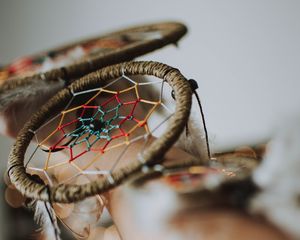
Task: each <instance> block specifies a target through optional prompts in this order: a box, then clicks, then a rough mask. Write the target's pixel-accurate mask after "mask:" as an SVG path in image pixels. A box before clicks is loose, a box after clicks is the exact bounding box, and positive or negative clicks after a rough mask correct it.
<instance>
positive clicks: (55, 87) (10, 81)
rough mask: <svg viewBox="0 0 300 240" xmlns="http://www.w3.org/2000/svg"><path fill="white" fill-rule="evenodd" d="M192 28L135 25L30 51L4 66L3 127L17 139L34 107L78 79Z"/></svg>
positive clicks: (0, 71)
mask: <svg viewBox="0 0 300 240" xmlns="http://www.w3.org/2000/svg"><path fill="white" fill-rule="evenodd" d="M186 31H187V28H186V27H185V26H184V25H183V24H181V23H176V22H162V23H157V24H149V25H143V26H138V27H131V28H128V29H124V30H121V31H117V32H112V33H110V34H106V35H103V36H99V37H95V38H90V39H86V40H83V41H78V42H75V43H72V44H69V45H66V46H62V47H59V48H55V49H52V50H50V51H46V52H42V53H39V54H36V55H32V56H25V57H22V58H19V59H17V60H15V61H14V62H12V63H10V64H8V65H5V66H3V67H0V120H1V121H3V122H4V129H0V130H1V132H2V133H4V134H5V135H9V136H11V137H14V138H15V137H16V135H17V133H18V131H19V130H20V128H21V127H22V126H23V125H24V124H25V122H26V120H28V119H29V117H30V116H31V114H32V113H33V112H31V111H33V110H36V109H39V108H40V107H41V105H42V104H43V103H45V102H46V101H47V100H48V99H50V98H51V97H52V96H53V95H54V94H56V93H57V92H58V91H59V90H61V89H62V88H64V87H65V86H67V85H69V84H70V83H72V82H73V81H74V80H76V79H78V78H80V77H82V76H84V75H86V74H88V73H90V72H93V71H95V70H98V69H100V68H102V67H105V66H109V65H111V64H116V63H120V62H123V61H129V60H132V59H134V58H135V57H138V56H141V55H143V54H146V53H148V52H151V51H154V50H156V49H159V48H161V47H163V46H166V45H168V44H176V43H177V42H178V41H179V39H180V38H181V37H182V36H183V35H184V34H185V33H186ZM24 104H25V105H24ZM24 109H26V110H24ZM29 110H31V111H29ZM10 116H15V117H11V118H10ZM19 116H20V117H19ZM16 119H18V120H16ZM16 122H17V124H15V123H16Z"/></svg>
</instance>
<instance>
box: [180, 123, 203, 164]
mask: <svg viewBox="0 0 300 240" xmlns="http://www.w3.org/2000/svg"><path fill="white" fill-rule="evenodd" d="M197 125H198V124H197V123H196V121H195V120H194V119H193V118H192V117H190V119H189V121H188V124H187V127H188V134H186V131H184V132H183V133H182V134H181V136H180V138H179V139H178V141H177V143H176V146H177V147H179V148H181V149H182V150H184V151H186V152H188V153H190V154H192V155H193V156H195V157H196V158H197V159H199V163H203V164H205V163H207V162H208V156H207V149H206V142H205V135H204V132H203V131H202V130H199V129H200V127H199V126H197Z"/></svg>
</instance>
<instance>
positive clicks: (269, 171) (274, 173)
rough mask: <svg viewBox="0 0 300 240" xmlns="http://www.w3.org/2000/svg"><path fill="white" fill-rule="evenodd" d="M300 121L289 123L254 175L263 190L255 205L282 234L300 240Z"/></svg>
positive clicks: (269, 148)
mask: <svg viewBox="0 0 300 240" xmlns="http://www.w3.org/2000/svg"><path fill="white" fill-rule="evenodd" d="M299 123H300V117H295V118H293V119H292V120H290V121H289V122H287V123H285V124H284V126H283V127H282V129H281V130H280V131H279V132H278V134H277V136H276V137H275V138H274V139H273V140H272V142H271V143H270V145H269V147H268V149H267V153H266V157H265V158H264V160H263V162H262V164H261V165H260V166H259V167H258V168H257V170H256V171H255V172H254V174H253V179H254V182H255V183H256V184H257V185H258V186H259V187H260V189H261V190H262V191H261V192H260V193H259V194H258V195H257V196H256V197H255V198H254V199H253V200H252V202H251V209H252V211H254V212H256V213H259V214H263V215H264V216H266V217H267V218H268V219H269V220H270V221H271V222H273V223H274V224H276V225H277V226H278V227H279V228H281V229H282V230H284V231H286V232H288V233H291V234H292V235H294V236H295V237H296V238H297V239H300V225H299V223H300V124H299Z"/></svg>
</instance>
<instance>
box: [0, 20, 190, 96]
mask: <svg viewBox="0 0 300 240" xmlns="http://www.w3.org/2000/svg"><path fill="white" fill-rule="evenodd" d="M186 32H187V28H186V26H185V25H183V24H181V23H178V22H161V23H156V24H149V25H142V26H137V27H131V28H127V29H124V30H121V31H116V32H112V33H109V34H106V35H103V36H99V37H95V38H90V39H86V40H83V41H79V42H74V43H71V44H68V45H66V46H62V47H59V48H56V49H53V50H51V51H48V52H52V51H55V52H62V51H65V50H66V49H69V48H71V47H75V46H78V45H82V44H86V43H89V42H91V41H96V40H103V39H104V40H105V39H114V38H117V39H119V38H122V37H124V38H126V37H127V38H128V37H132V35H133V38H134V41H132V42H130V43H128V44H125V45H124V46H117V47H115V48H113V49H110V51H108V52H103V53H100V54H94V55H92V56H91V55H90V56H87V57H85V58H84V59H82V60H78V61H75V62H74V63H73V64H70V65H67V66H62V67H60V68H54V69H52V70H50V71H46V72H41V73H36V74H31V75H29V76H25V77H24V76H22V75H20V76H16V77H12V78H8V79H6V80H9V81H6V80H5V81H3V83H2V84H0V94H1V93H5V92H7V91H9V90H13V89H15V88H17V87H23V86H26V85H28V84H31V83H33V82H36V81H46V82H49V83H51V82H53V81H54V82H57V81H59V80H60V79H63V80H64V81H65V82H66V83H67V84H68V83H70V82H72V81H73V80H74V79H77V78H79V77H82V76H84V75H86V74H87V73H90V72H92V71H95V70H97V69H99V68H102V67H105V66H109V65H112V64H116V63H120V62H124V61H129V60H132V59H134V58H136V57H138V56H141V55H143V54H146V53H149V52H151V51H154V50H156V49H159V48H161V47H163V46H166V45H168V44H172V43H173V44H176V43H177V42H178V41H179V39H180V38H181V37H182V36H183V35H185V33H186ZM45 53H47V52H45ZM42 54H43V53H42ZM5 68H7V66H4V67H3V68H0V73H1V70H2V71H3V70H5Z"/></svg>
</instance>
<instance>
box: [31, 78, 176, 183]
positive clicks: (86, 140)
mask: <svg viewBox="0 0 300 240" xmlns="http://www.w3.org/2000/svg"><path fill="white" fill-rule="evenodd" d="M167 86H168V85H167V84H165V82H164V81H162V80H156V79H155V80H152V81H147V82H145V81H141V80H140V78H139V79H138V80H133V79H132V78H129V77H128V76H122V77H120V78H118V79H116V80H114V81H112V82H111V83H109V84H107V85H106V86H104V87H101V88H95V89H89V90H86V91H82V92H76V93H73V97H72V99H71V100H70V102H69V103H68V104H67V106H66V107H65V108H64V110H63V111H61V112H60V113H59V114H58V115H57V116H55V117H53V118H52V119H50V120H49V121H48V122H47V123H45V124H44V125H43V126H41V127H40V128H39V129H38V130H36V131H34V134H35V140H36V142H37V146H36V148H35V149H34V150H33V153H32V154H31V155H30V156H29V157H28V159H27V164H26V166H27V170H28V171H29V172H35V173H38V174H39V175H42V176H41V177H42V178H43V179H44V181H46V182H47V183H48V184H49V185H55V184H58V183H74V182H75V183H76V184H81V183H86V182H87V181H88V182H89V181H91V180H94V179H95V178H96V177H101V176H104V175H105V176H108V177H109V179H110V180H111V181H112V182H113V181H114V180H113V179H112V178H111V173H112V172H113V171H115V170H116V169H118V168H119V167H122V166H126V164H130V162H129V161H131V160H137V159H138V160H140V161H143V159H142V158H141V157H140V156H142V153H143V151H144V150H145V149H146V148H147V145H148V144H149V143H150V142H151V139H153V138H152V137H153V133H154V132H155V131H156V132H162V130H160V128H163V125H166V122H167V120H168V119H169V118H170V117H171V116H172V111H171V110H170V107H168V106H167V104H166V103H165V102H166V101H167V100H164V99H165V97H164V95H167V96H168V97H169V96H171V95H170V92H171V89H170V87H169V86H168V87H167ZM167 88H169V91H168V93H167V94H165V92H166V90H165V89H167ZM151 91H152V92H151ZM149 92H150V93H151V94H149ZM145 93H146V94H145ZM153 93H155V94H153ZM168 94H169V95H168ZM173 105H174V102H173ZM153 115H155V116H156V117H154V119H151V118H152V117H153ZM157 116H160V117H157ZM162 116H163V117H162ZM150 120H151V121H152V124H149V122H150ZM38 152H39V153H38ZM128 152H129V153H128ZM130 152H134V153H135V155H134V156H130V160H128V158H129V157H128V154H129V155H130ZM42 153H43V154H42ZM126 154H127V155H126ZM45 155H46V156H45ZM126 156H127V157H126ZM132 158H135V159H132ZM33 162H34V163H33ZM81 176H84V177H85V178H84V180H82V178H80V182H79V181H78V178H79V177H81Z"/></svg>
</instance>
